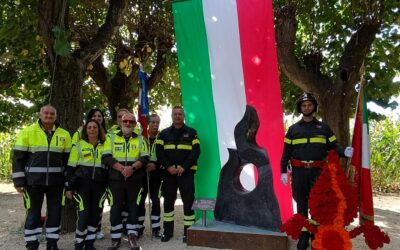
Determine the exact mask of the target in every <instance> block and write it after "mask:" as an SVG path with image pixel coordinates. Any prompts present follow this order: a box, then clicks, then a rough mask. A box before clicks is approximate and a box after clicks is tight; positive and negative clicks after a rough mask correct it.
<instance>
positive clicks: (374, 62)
mask: <svg viewBox="0 0 400 250" xmlns="http://www.w3.org/2000/svg"><path fill="white" fill-rule="evenodd" d="M274 7H275V18H276V20H275V24H276V38H277V51H278V60H279V67H280V72H281V80H282V90H283V97H284V105H285V109H286V111H291V112H292V111H293V110H294V106H295V105H294V102H295V101H296V99H297V97H298V96H299V95H300V93H301V92H302V91H306V92H311V93H313V94H314V95H316V97H317V98H318V101H319V103H320V108H321V109H320V110H321V112H320V114H321V117H322V118H323V119H324V120H325V121H326V122H327V123H328V124H329V125H331V127H332V128H333V130H334V132H335V134H336V135H337V137H338V138H339V141H340V142H341V143H342V144H347V143H348V141H349V125H348V124H349V123H348V120H349V117H350V116H351V115H352V114H353V113H354V111H355V110H354V109H355V107H354V104H355V101H356V95H357V93H356V90H355V88H356V84H357V83H359V82H360V78H361V76H364V78H365V83H366V87H365V89H366V91H367V94H368V95H369V99H370V100H373V101H374V102H376V103H377V104H378V105H381V106H384V107H395V106H396V105H397V104H396V103H389V99H390V97H391V96H393V95H398V94H399V90H400V84H399V82H395V81H394V79H395V77H396V75H397V76H398V75H399V69H400V66H399V63H400V61H399V60H400V58H399V56H398V55H399V20H400V17H399V11H398V10H399V6H398V3H397V1H383V0H376V1H334V0H328V1H309V0H300V1H291V0H288V1H281V0H276V1H275V5H274ZM293 85H295V86H296V87H297V88H296V89H293Z"/></svg>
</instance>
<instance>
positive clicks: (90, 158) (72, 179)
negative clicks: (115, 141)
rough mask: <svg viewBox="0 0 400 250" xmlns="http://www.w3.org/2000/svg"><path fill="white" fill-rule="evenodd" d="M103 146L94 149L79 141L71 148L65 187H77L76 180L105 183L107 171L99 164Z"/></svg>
mask: <svg viewBox="0 0 400 250" xmlns="http://www.w3.org/2000/svg"><path fill="white" fill-rule="evenodd" d="M103 149H104V145H103V144H101V143H99V144H98V145H97V146H96V147H95V146H93V145H92V144H91V143H89V142H87V141H85V140H83V139H80V140H79V141H78V142H77V143H76V144H75V145H74V146H72V149H71V153H70V155H69V159H68V167H67V181H66V187H74V188H76V187H77V178H76V177H78V178H81V179H91V180H95V181H99V182H105V181H107V179H108V173H107V169H106V168H105V166H104V165H103V164H102V162H101V157H102V154H103Z"/></svg>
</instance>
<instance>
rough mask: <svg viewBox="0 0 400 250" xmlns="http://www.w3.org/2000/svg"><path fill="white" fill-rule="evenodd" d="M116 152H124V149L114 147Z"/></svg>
mask: <svg viewBox="0 0 400 250" xmlns="http://www.w3.org/2000/svg"><path fill="white" fill-rule="evenodd" d="M114 151H124V149H123V147H114Z"/></svg>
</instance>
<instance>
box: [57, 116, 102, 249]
mask: <svg viewBox="0 0 400 250" xmlns="http://www.w3.org/2000/svg"><path fill="white" fill-rule="evenodd" d="M80 137H81V139H79V140H78V141H77V142H76V143H75V145H73V146H72V149H71V153H70V156H69V160H68V167H67V178H66V179H67V180H66V184H65V190H66V196H67V198H68V199H74V200H75V201H76V203H77V210H78V220H77V223H76V224H77V228H76V232H75V250H83V248H84V247H85V250H95V249H96V248H95V247H94V246H93V243H94V241H95V239H96V231H97V227H98V224H99V220H100V218H101V212H102V211H103V205H104V201H105V199H106V188H107V180H108V171H107V169H106V168H105V166H104V165H103V164H102V163H101V156H102V153H103V148H104V141H105V131H104V129H103V127H102V126H101V125H100V123H99V122H97V121H96V120H88V121H87V122H86V123H85V125H84V126H83V128H82V131H81V136H80Z"/></svg>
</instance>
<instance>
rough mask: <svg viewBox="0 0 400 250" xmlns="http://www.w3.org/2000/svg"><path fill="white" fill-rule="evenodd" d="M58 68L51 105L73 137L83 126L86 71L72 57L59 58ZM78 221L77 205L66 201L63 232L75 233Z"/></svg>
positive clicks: (63, 213)
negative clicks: (83, 91) (83, 87)
mask: <svg viewBox="0 0 400 250" xmlns="http://www.w3.org/2000/svg"><path fill="white" fill-rule="evenodd" d="M56 67H57V68H56V70H55V76H54V80H53V85H52V88H51V95H50V104H51V105H53V106H54V107H55V108H56V110H57V114H58V121H59V122H60V123H61V127H62V128H64V129H66V130H68V131H69V132H70V133H71V135H72V134H73V133H74V132H75V131H76V130H77V129H78V127H79V126H80V124H81V115H82V83H83V80H84V78H83V75H84V69H83V68H82V67H80V66H79V63H78V62H77V61H76V60H75V58H73V57H72V56H68V57H58V60H57V66H56ZM49 68H51V66H50V67H49ZM76 220H77V215H76V205H75V204H74V202H73V201H70V200H68V199H66V205H65V206H64V207H63V209H62V216H61V231H62V232H73V231H75V227H76Z"/></svg>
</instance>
